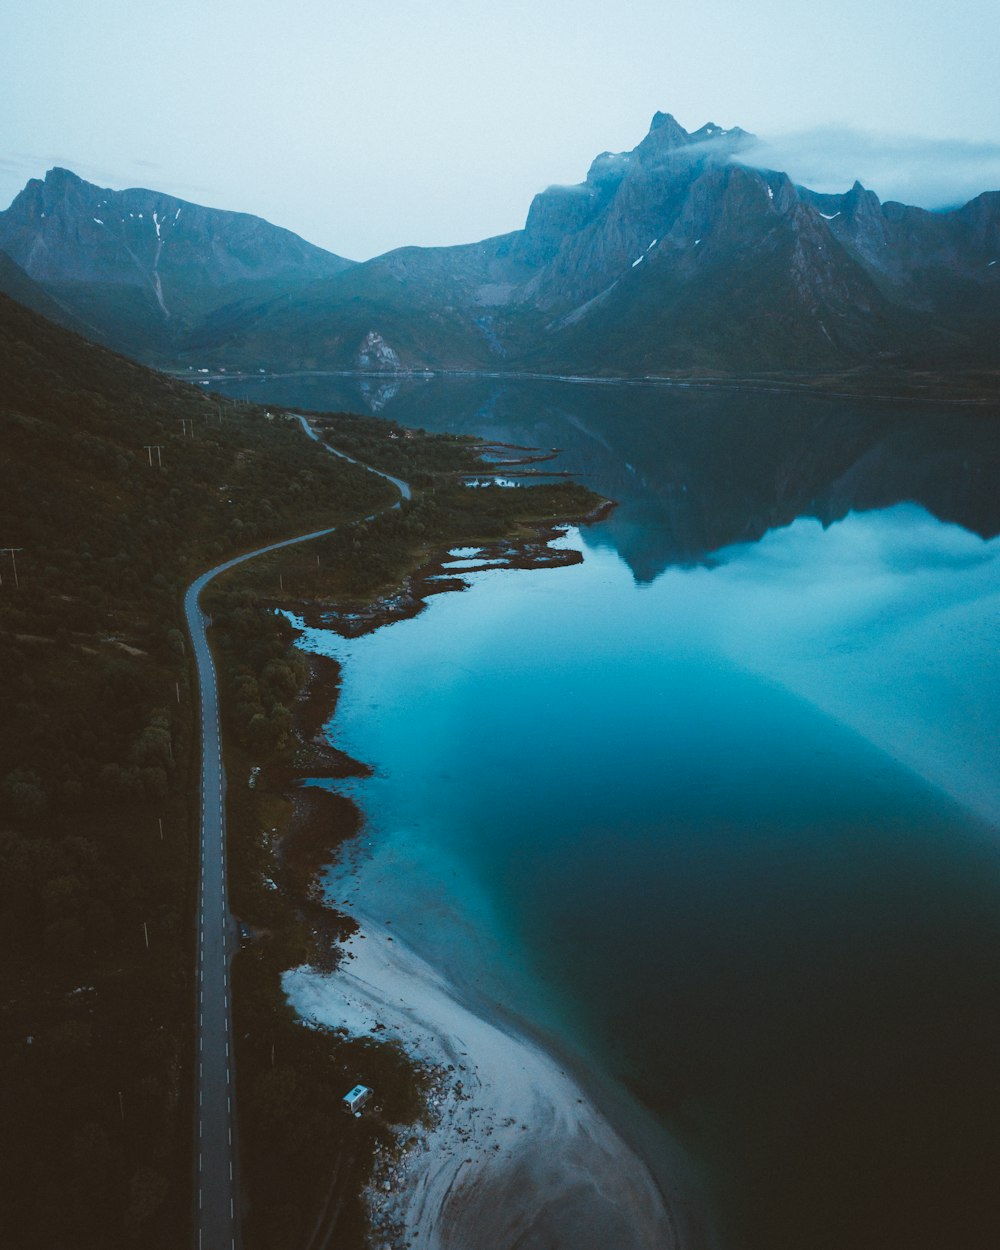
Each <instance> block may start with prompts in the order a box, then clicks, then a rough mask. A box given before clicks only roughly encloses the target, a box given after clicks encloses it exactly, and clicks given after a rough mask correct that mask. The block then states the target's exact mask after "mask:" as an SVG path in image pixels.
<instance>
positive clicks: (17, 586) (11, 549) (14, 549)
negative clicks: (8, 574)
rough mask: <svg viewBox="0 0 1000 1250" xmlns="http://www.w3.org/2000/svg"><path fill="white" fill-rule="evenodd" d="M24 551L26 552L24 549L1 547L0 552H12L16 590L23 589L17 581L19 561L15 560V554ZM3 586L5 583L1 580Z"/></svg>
mask: <svg viewBox="0 0 1000 1250" xmlns="http://www.w3.org/2000/svg"><path fill="white" fill-rule="evenodd" d="M23 550H24V548H23V547H0V551H9V552H10V562H11V564H12V565H13V566H14V589H15V590H20V589H21V583H20V582H19V581H18V580H17V560H15V558H14V553H15V552H17V551H23ZM2 584H3V581H2V579H0V585H2Z"/></svg>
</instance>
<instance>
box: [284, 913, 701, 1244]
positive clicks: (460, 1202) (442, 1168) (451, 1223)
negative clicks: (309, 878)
mask: <svg viewBox="0 0 1000 1250" xmlns="http://www.w3.org/2000/svg"><path fill="white" fill-rule="evenodd" d="M354 918H355V920H356V921H357V922H358V924H359V929H358V932H357V933H355V934H354V935H352V936H351V937H349V938H348V939H347V941H346V942H345V943H344V946H343V955H342V958H341V960H340V962H339V964H338V967H337V968H336V969H335V970H334V971H332V972H321V971H319V970H317V969H315V968H313V967H311V966H309V965H303V966H300V967H299V968H294V969H290V970H289V971H287V972H286V973H285V974H284V976H283V977H282V987H283V989H284V991H285V993H286V995H287V997H288V1000H289V1002H290V1003H291V1005H292V1006H293V1008H294V1009H295V1010H296V1012H297V1013H298V1014H299V1016H300V1017H301V1018H302V1019H303V1020H304V1021H306V1022H307V1023H311V1024H312V1025H313V1026H316V1025H323V1026H326V1027H329V1028H334V1029H343V1030H345V1031H346V1032H347V1033H349V1034H350V1035H352V1036H358V1037H363V1036H378V1037H379V1038H380V1039H382V1040H395V1041H397V1042H398V1043H399V1044H400V1045H402V1046H403V1048H404V1049H405V1050H406V1052H407V1053H408V1054H409V1055H410V1056H411V1058H412V1059H413V1060H414V1061H415V1062H416V1063H417V1064H418V1066H420V1067H421V1068H422V1069H423V1070H424V1071H425V1072H428V1073H429V1075H430V1078H431V1094H430V1097H429V1098H428V1117H429V1123H427V1124H424V1125H422V1126H415V1127H414V1128H413V1129H412V1131H410V1133H409V1134H408V1135H407V1133H406V1131H405V1130H404V1131H403V1133H402V1134H401V1137H402V1138H403V1139H404V1144H403V1145H402V1147H401V1149H400V1152H399V1154H398V1156H396V1157H394V1156H392V1155H391V1154H389V1153H387V1152H384V1153H383V1154H381V1155H380V1156H379V1158H378V1161H377V1165H376V1173H375V1177H374V1181H373V1184H372V1186H370V1187H369V1190H368V1191H367V1194H366V1198H367V1202H368V1207H369V1212H370V1214H371V1217H372V1225H373V1237H374V1241H373V1245H376V1246H379V1245H396V1244H401V1240H400V1239H402V1240H405V1241H407V1242H413V1241H417V1242H418V1244H419V1245H420V1246H422V1247H424V1248H425V1250H515V1247H516V1248H517V1250H527V1248H528V1247H536V1246H537V1247H538V1250H541V1248H542V1247H555V1246H559V1247H566V1250H570V1248H571V1247H572V1250H607V1248H608V1247H610V1246H614V1247H615V1250H681V1247H682V1244H683V1243H682V1241H681V1238H680V1235H679V1232H678V1225H679V1223H681V1222H682V1221H681V1219H680V1217H681V1216H682V1215H683V1212H682V1211H677V1212H675V1211H673V1210H672V1209H671V1208H668V1206H667V1204H666V1203H665V1201H664V1199H663V1196H662V1195H661V1192H660V1189H659V1187H658V1185H657V1183H656V1181H655V1180H654V1178H653V1175H652V1173H651V1172H650V1170H649V1168H648V1166H647V1165H646V1163H645V1162H644V1161H643V1160H642V1159H641V1158H640V1157H639V1155H638V1154H637V1153H636V1151H635V1150H634V1149H633V1148H632V1147H631V1146H630V1145H629V1144H627V1143H626V1141H625V1139H624V1138H623V1137H622V1136H621V1135H620V1134H619V1133H618V1132H617V1131H616V1129H615V1128H614V1127H613V1126H612V1124H611V1122H610V1121H609V1120H608V1119H607V1118H606V1117H605V1116H604V1115H603V1114H602V1112H601V1111H600V1110H599V1109H598V1108H597V1106H596V1105H595V1104H594V1102H593V1101H592V1099H591V1098H590V1096H589V1095H588V1094H587V1092H586V1091H585V1090H584V1088H583V1087H582V1086H581V1085H580V1084H578V1083H577V1082H576V1081H575V1080H574V1079H573V1078H572V1077H571V1076H570V1075H568V1074H567V1072H566V1070H565V1069H564V1068H562V1067H560V1065H559V1061H558V1059H557V1058H556V1057H554V1056H553V1055H552V1054H551V1053H549V1052H548V1051H546V1050H545V1049H543V1048H542V1046H541V1045H539V1044H538V1043H537V1042H535V1041H533V1040H531V1039H529V1038H528V1037H527V1036H525V1035H524V1034H522V1033H519V1032H517V1031H515V1030H514V1028H513V1027H512V1026H511V1024H510V1022H509V1021H508V1020H506V1019H503V1018H502V1017H501V1016H500V1014H499V1013H496V1012H487V1011H482V1009H481V1008H479V1009H478V1010H477V1011H474V1010H472V1009H471V1008H470V1007H469V1006H468V1005H466V1004H465V1003H464V1002H463V1001H462V1000H461V998H460V997H459V996H458V994H457V993H456V992H455V990H454V988H453V987H452V986H451V985H450V984H449V983H448V982H447V981H446V980H445V978H444V977H443V976H442V974H441V973H440V972H439V971H438V970H437V969H435V968H433V967H432V966H431V965H430V964H429V963H427V962H426V961H425V960H424V959H423V958H422V957H421V956H420V955H419V954H417V953H416V952H415V951H414V950H412V949H411V948H410V947H409V946H408V945H407V944H406V943H404V942H402V941H401V940H400V939H399V938H397V937H394V936H393V935H391V934H390V933H389V932H388V930H387V929H386V928H384V927H383V926H381V925H378V924H376V923H375V922H374V921H372V919H371V918H370V917H367V916H365V915H363V914H357V913H356V914H355V917H354ZM359 1079H362V1080H363V1076H359ZM375 1098H376V1105H377V1099H378V1091H377V1090H376V1092H375ZM375 1114H377V1112H375ZM380 1235H381V1238H382V1240H381V1241H380V1240H379V1236H380Z"/></svg>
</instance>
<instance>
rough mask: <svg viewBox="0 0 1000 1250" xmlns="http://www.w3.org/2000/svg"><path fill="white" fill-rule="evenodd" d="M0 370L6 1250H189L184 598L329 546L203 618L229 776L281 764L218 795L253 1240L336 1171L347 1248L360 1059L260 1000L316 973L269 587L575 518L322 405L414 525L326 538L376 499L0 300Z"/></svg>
mask: <svg viewBox="0 0 1000 1250" xmlns="http://www.w3.org/2000/svg"><path fill="white" fill-rule="evenodd" d="M0 377H2V378H3V382H2V385H0V427H2V432H3V440H2V443H0V448H2V450H0V545H2V546H3V547H10V548H16V551H15V552H13V553H12V552H9V551H7V552H4V551H0V577H2V581H0V683H2V685H0V688H2V689H3V691H4V698H5V703H4V710H5V715H4V716H3V717H2V718H0V940H2V943H3V945H2V949H3V952H4V958H3V959H2V960H0V1065H2V1067H0V1071H2V1077H0V1151H2V1156H3V1159H4V1167H3V1169H0V1228H2V1229H3V1241H4V1245H5V1247H10V1248H11V1250H97V1248H98V1247H100V1248H101V1250H113V1248H117V1247H140V1246H141V1247H143V1248H144V1250H159V1248H160V1247H163V1248H166V1247H171V1248H173V1247H177V1246H181V1245H184V1244H187V1242H188V1239H189V1238H190V1235H191V1219H190V1217H191V1211H192V1201H191V1191H190V1181H191V1175H192V1159H191V1150H192V1144H193V1139H192V1123H193V1120H192V1081H191V1067H192V1060H193V1056H194V1038H193V1027H192V1026H193V1018H194V985H193V979H194V978H193V972H194V936H195V930H194V898H195V890H196V882H197V867H198V865H197V855H196V842H195V832H196V829H195V825H196V811H195V800H196V795H197V784H198V768H197V763H198V760H197V737H196V726H195V710H196V701H195V690H194V687H193V672H192V669H191V667H190V664H189V657H188V653H187V652H188V648H187V641H186V637H185V634H184V628H183V621H182V614H181V597H182V593H183V590H184V587H185V586H186V584H187V583H188V582H189V581H190V580H191V579H192V578H193V576H194V575H195V574H196V573H198V572H199V571H201V570H203V569H205V568H207V567H210V566H211V565H212V564H213V563H215V562H216V561H218V560H221V559H224V558H225V557H227V556H229V555H232V554H236V553H237V552H239V551H244V550H248V549H253V548H254V547H257V546H260V545H262V544H264V543H266V542H268V541H270V540H273V539H277V538H280V537H286V536H291V535H294V534H297V533H302V532H304V531H308V530H311V529H316V528H321V527H323V526H329V525H338V526H341V529H340V530H339V532H338V534H337V536H336V540H335V541H334V543H333V544H332V545H331V546H329V547H324V548H322V564H319V563H317V562H316V555H315V554H314V553H312V552H311V553H309V554H308V555H307V556H301V557H300V556H299V554H298V553H297V549H294V548H293V549H290V551H296V555H295V556H294V557H292V556H290V555H289V556H288V557H285V558H283V559H282V560H281V561H279V564H278V566H277V567H275V565H274V563H273V562H271V563H265V565H264V566H263V567H262V568H260V569H255V568H254V567H253V566H244V569H243V573H242V576H241V578H240V579H237V580H235V581H234V578H233V577H230V578H229V580H228V589H227V588H225V587H216V588H215V589H214V592H213V597H212V606H211V610H212V611H213V613H215V614H216V621H217V626H218V628H217V630H216V631H215V632H216V633H217V634H218V635H219V637H218V639H217V642H218V648H219V667H220V673H221V676H222V680H223V687H224V690H223V696H224V704H225V709H224V710H225V712H226V715H227V722H228V731H227V737H228V742H227V755H226V762H227V767H228V768H229V769H230V771H233V772H234V775H236V776H238V775H241V773H242V775H245V769H246V768H247V767H248V766H249V764H250V763H252V762H254V761H255V762H256V763H257V765H260V764H264V765H266V766H270V767H273V768H274V769H276V774H275V781H274V784H273V787H269V788H264V787H263V786H262V787H261V788H260V789H259V790H256V791H254V795H253V797H252V800H251V797H250V795H249V792H248V791H247V790H246V789H245V788H241V787H239V786H235V787H233V788H232V790H231V791H230V813H229V814H230V825H229V828H230V830H231V831H234V830H235V831H237V834H236V836H235V837H234V839H233V840H234V843H235V845H234V847H233V851H234V854H233V865H234V873H235V880H234V883H233V891H234V897H235V898H236V899H237V902H238V904H239V905H240V907H241V911H242V914H243V915H245V917H246V918H248V919H249V920H250V921H251V923H253V924H255V925H257V926H258V931H263V930H265V929H266V930H267V932H268V933H269V934H270V939H269V940H268V941H267V942H259V943H256V944H255V946H254V948H253V951H252V952H250V951H248V952H246V954H245V957H244V958H243V959H242V960H240V961H238V964H237V968H236V970H235V973H234V977H235V983H236V984H237V986H238V987H239V988H238V990H237V995H236V1003H235V1009H236V1013H237V1020H238V1031H240V1036H241V1037H251V1038H252V1039H253V1040H252V1041H251V1042H250V1043H249V1044H245V1043H244V1042H241V1046H240V1053H239V1066H238V1089H239V1090H240V1091H241V1093H240V1113H241V1123H242V1128H243V1132H242V1145H243V1151H244V1165H245V1170H244V1175H245V1179H246V1181H247V1184H246V1188H245V1194H244V1197H245V1199H246V1200H247V1202H248V1203H249V1208H250V1212H251V1216H252V1218H251V1220H250V1222H249V1224H248V1227H247V1236H248V1239H249V1242H248V1244H253V1245H259V1246H260V1247H261V1248H262V1250H264V1248H265V1247H266V1250H275V1247H277V1246H278V1245H279V1244H281V1245H286V1244H287V1245H288V1246H289V1247H290V1250H291V1248H293V1247H294V1246H295V1245H297V1244H299V1241H298V1240H297V1239H298V1238H300V1236H301V1235H302V1234H303V1233H304V1232H305V1231H307V1230H308V1228H309V1227H311V1224H312V1222H313V1221H314V1220H315V1218H316V1214H317V1204H319V1206H322V1203H323V1201H324V1196H325V1195H329V1194H330V1193H331V1192H332V1191H331V1185H332V1184H333V1182H332V1181H331V1173H332V1174H333V1175H334V1176H335V1178H337V1177H339V1180H337V1184H338V1185H340V1186H346V1187H347V1192H346V1193H345V1194H344V1196H343V1198H341V1197H340V1196H339V1194H340V1190H338V1197H337V1209H338V1210H339V1209H340V1207H341V1206H343V1207H344V1211H345V1213H346V1214H345V1216H344V1220H343V1221H341V1223H344V1222H345V1221H346V1226H347V1227H346V1229H341V1228H340V1227H339V1226H338V1235H339V1236H341V1237H342V1238H343V1237H344V1236H347V1237H348V1238H352V1239H353V1240H352V1241H351V1242H350V1244H352V1245H358V1246H360V1245H361V1244H362V1240H363V1236H364V1215H363V1211H362V1208H361V1206H360V1203H359V1201H358V1198H357V1190H358V1187H359V1186H360V1184H361V1183H362V1182H363V1181H364V1179H365V1177H366V1176H367V1174H368V1170H369V1168H370V1152H371V1149H372V1148H373V1147H374V1144H375V1141H376V1138H375V1137H374V1136H372V1137H371V1140H370V1141H369V1140H368V1139H367V1138H366V1142H367V1145H366V1147H365V1149H362V1150H359V1151H357V1152H355V1153H352V1154H351V1155H350V1163H349V1166H348V1163H347V1162H344V1163H343V1166H341V1155H340V1153H339V1151H340V1145H341V1143H340V1136H339V1130H341V1129H342V1127H343V1123H344V1118H343V1117H342V1116H341V1115H340V1114H339V1112H337V1110H336V1103H337V1099H338V1098H339V1096H340V1093H342V1089H341V1086H342V1084H343V1079H342V1078H343V1075H344V1073H345V1072H346V1071H347V1070H349V1069H350V1068H351V1067H352V1065H353V1066H355V1067H356V1064H357V1055H356V1054H355V1051H356V1050H357V1047H354V1046H350V1045H348V1044H346V1043H343V1042H340V1043H338V1047H337V1048H335V1049H336V1053H333V1052H332V1051H331V1049H330V1047H331V1043H330V1041H329V1039H326V1038H324V1037H321V1036H319V1035H316V1034H312V1033H310V1032H309V1031H307V1030H303V1029H302V1028H301V1027H300V1026H299V1025H298V1024H297V1022H296V1021H295V1019H294V1018H293V1017H292V1015H291V1013H290V1012H289V1010H288V1008H287V1006H286V1005H285V1004H284V1000H283V998H282V996H281V994H280V990H279V987H278V980H277V974H278V973H279V972H280V970H281V968H282V967H287V966H288V965H289V963H291V962H295V961H296V960H298V959H301V958H303V957H306V956H311V955H312V954H313V953H314V951H313V949H312V945H313V943H312V938H311V937H310V936H309V934H310V931H311V929H312V928H313V927H314V925H315V923H316V918H315V916H314V915H313V914H312V913H311V912H310V911H309V908H308V907H306V906H304V903H303V897H302V893H301V890H302V887H303V881H300V880H298V878H296V877H295V873H294V871H292V876H291V878H290V879H289V881H288V882H287V883H285V882H284V878H283V876H282V870H281V866H280V865H275V864H273V863H271V862H270V860H269V858H268V856H267V855H266V854H265V842H264V841H262V840H261V837H262V830H267V829H270V828H271V827H272V826H273V825H274V824H276V823H280V819H279V817H278V815H277V812H278V810H279V809H280V808H281V807H282V804H283V800H282V799H281V798H280V793H279V792H280V777H281V776H283V775H285V774H286V773H287V765H288V760H289V757H290V753H292V752H294V745H295V741H296V739H295V737H294V735H293V734H292V733H291V726H292V720H293V709H294V706H295V704H296V700H297V696H298V693H299V687H300V685H301V682H302V680H303V676H304V667H303V664H302V661H301V659H300V658H299V657H297V656H296V654H294V653H290V652H289V650H288V639H287V637H283V636H282V635H281V631H280V629H279V628H277V626H276V622H275V617H274V615H273V612H272V611H271V610H270V606H269V604H268V603H266V602H263V599H264V596H265V594H273V593H274V585H275V582H277V583H278V585H279V586H280V585H281V584H282V580H283V579H284V584H285V586H286V587H290V588H291V589H292V592H293V593H296V594H301V593H308V594H310V595H316V596H319V597H327V598H329V597H330V596H342V595H349V596H354V597H359V596H360V597H364V596H366V595H371V594H373V593H377V592H378V591H380V590H381V589H383V588H384V587H385V586H387V585H393V584H395V583H397V582H398V580H399V579H400V578H401V577H402V576H404V575H405V574H406V572H407V571H408V570H409V569H410V568H411V567H412V566H413V565H414V564H415V563H419V562H420V561H421V560H423V559H426V557H427V553H428V550H429V548H431V547H436V546H438V545H444V546H447V545H448V544H450V543H451V542H453V541H455V540H457V539H459V538H462V537H476V536H483V537H500V536H502V535H504V534H507V533H511V532H514V531H516V530H518V529H519V528H521V527H522V526H523V525H524V524H525V523H531V522H533V521H539V520H552V519H555V518H556V517H559V516H569V515H579V514H581V513H583V512H586V511H588V510H589V509H590V508H592V507H593V505H594V503H595V502H596V500H595V499H594V497H593V496H592V495H591V494H590V492H588V491H585V490H583V489H582V488H579V487H574V486H569V485H560V486H555V487H539V488H536V489H532V490H519V491H502V490H494V491H467V490H463V489H462V487H461V486H460V485H458V483H457V480H456V476H457V475H460V474H461V473H462V472H476V471H478V470H479V469H480V468H483V467H485V466H483V465H482V463H481V462H480V461H479V459H478V454H479V453H478V448H477V446H476V444H475V443H474V442H473V440H470V439H459V438H455V437H453V436H447V435H427V434H424V433H423V432H422V431H418V432H403V431H401V430H399V429H398V428H397V427H394V426H391V425H390V424H389V423H387V422H382V421H379V420H376V419H368V418H359V417H349V416H344V415H343V414H342V415H340V416H339V417H336V418H332V419H329V420H328V421H327V423H326V433H327V437H329V438H330V439H331V441H332V442H334V443H338V444H339V445H343V446H344V447H345V448H346V449H348V450H350V451H352V452H353V453H354V454H356V455H358V456H364V457H366V458H368V459H370V460H371V461H372V462H373V463H377V464H382V465H384V466H385V467H387V468H389V469H390V470H392V471H393V472H397V473H400V474H401V475H402V476H404V477H406V478H408V479H409V480H411V481H414V482H415V483H416V484H417V486H418V491H417V497H416V498H415V500H414V502H413V503H412V504H410V505H406V506H405V507H404V508H403V509H401V510H394V511H392V512H391V513H390V514H388V515H387V516H385V517H384V518H381V519H380V520H379V521H376V522H373V523H368V524H364V525H360V526H355V527H350V528H349V527H348V525H347V523H348V522H352V521H355V520H356V519H358V518H361V517H364V516H366V515H369V514H371V513H373V512H376V511H378V510H379V509H380V508H383V507H384V506H386V505H387V504H388V503H390V502H392V501H393V500H395V498H396V493H395V491H394V489H393V488H392V487H391V486H389V484H388V483H386V482H385V481H384V480H382V479H380V478H377V477H375V476H374V475H372V474H369V473H367V472H366V471H364V470H363V469H361V468H359V467H356V466H354V465H351V464H348V463H346V462H345V461H343V460H341V459H338V458H335V457H333V456H330V455H329V454H328V453H327V452H325V451H324V450H323V449H322V448H321V447H320V446H319V445H318V444H316V443H314V442H313V441H311V440H309V439H307V438H306V437H305V434H304V433H303V431H302V429H301V427H300V425H299V423H298V422H297V421H295V420H293V419H292V418H291V417H290V416H287V415H286V414H283V413H280V412H276V413H268V412H265V411H263V410H262V409H257V408H248V407H241V406H240V405H238V404H236V403H234V402H233V401H231V400H228V399H223V398H217V397H214V396H210V395H207V394H205V393H204V392H203V391H201V390H200V389H198V388H195V387H191V386H188V385H186V384H184V383H181V382H178V381H175V380H172V379H168V378H166V377H164V376H162V375H160V374H156V373H153V372H151V371H150V370H148V369H145V368H143V367H142V366H139V365H136V364H134V363H133V362H131V361H128V360H126V359H124V358H122V357H120V356H116V355H114V354H113V353H111V352H109V351H106V350H105V349H103V348H100V347H97V346H95V345H94V344H92V343H89V342H87V341H85V340H84V339H81V338H79V337H77V336H76V335H74V334H72V333H69V332H68V331H66V330H64V329H62V328H60V327H58V326H56V325H54V324H52V323H51V322H49V321H46V320H45V319H44V318H43V317H40V316H38V315H37V314H36V313H34V312H31V311H29V310H28V309H26V308H24V307H23V306H21V305H19V304H17V303H15V302H14V301H12V300H10V299H8V298H6V297H5V296H0ZM421 486H423V487H425V488H427V489H425V490H424V491H423V492H421V489H420V487H421ZM15 558H16V562H17V563H16V572H15V564H14V559H15ZM256 563H257V562H255V565H256ZM272 602H273V601H272ZM282 769H285V773H282ZM234 770H235V771H234ZM327 849H328V848H327V847H326V843H324V845H323V847H320V848H319V850H318V851H317V853H320V852H322V853H326V850H327ZM313 867H314V868H316V867H319V863H316V864H315V865H313ZM262 871H266V873H267V874H268V876H269V877H270V876H272V875H273V876H274V877H275V878H276V879H279V883H280V884H281V890H280V893H279V894H278V895H275V894H273V893H271V892H269V891H264V890H263V887H262V875H261V874H262ZM300 875H301V873H300ZM306 876H307V877H308V874H306ZM286 885H287V891H286ZM338 923H339V922H338V921H337V920H336V919H333V920H331V919H327V920H325V921H324V922H323V924H324V925H326V926H329V925H330V924H333V925H334V927H336V925H337V924H338ZM372 1046H373V1044H372V1043H368V1044H367V1045H365V1044H362V1045H361V1049H362V1050H363V1051H364V1054H365V1062H366V1064H367V1065H368V1066H369V1067H371V1066H372V1065H374V1070H375V1071H377V1072H379V1073H380V1077H379V1084H380V1087H382V1088H384V1089H385V1090H386V1091H389V1092H391V1091H395V1092H394V1093H392V1096H391V1098H390V1101H389V1102H388V1103H387V1111H391V1112H392V1114H393V1115H394V1116H395V1118H396V1120H397V1121H400V1120H406V1119H407V1118H408V1117H409V1116H412V1114H414V1113H415V1105H416V1104H415V1092H414V1090H415V1087H414V1084H413V1077H412V1073H411V1072H410V1071H409V1068H408V1065H407V1064H405V1063H404V1062H403V1061H402V1059H401V1057H400V1056H398V1055H397V1054H396V1053H395V1052H391V1051H385V1052H384V1053H383V1052H382V1050H379V1048H377V1047H376V1048H375V1049H376V1050H377V1051H378V1053H377V1054H375V1053H374V1052H373V1051H372ZM276 1055H277V1057H278V1060H279V1061H280V1062H279V1065H278V1067H277V1068H275V1062H276V1058H275V1057H276ZM331 1059H332V1060H334V1062H331ZM296 1091H297V1092H296ZM327 1201H328V1200H327ZM345 1203H346V1205H345ZM328 1205H329V1202H328ZM345 1244H347V1243H345Z"/></svg>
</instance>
